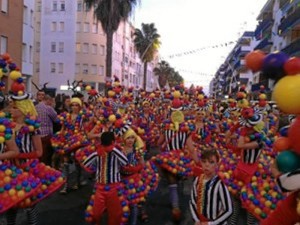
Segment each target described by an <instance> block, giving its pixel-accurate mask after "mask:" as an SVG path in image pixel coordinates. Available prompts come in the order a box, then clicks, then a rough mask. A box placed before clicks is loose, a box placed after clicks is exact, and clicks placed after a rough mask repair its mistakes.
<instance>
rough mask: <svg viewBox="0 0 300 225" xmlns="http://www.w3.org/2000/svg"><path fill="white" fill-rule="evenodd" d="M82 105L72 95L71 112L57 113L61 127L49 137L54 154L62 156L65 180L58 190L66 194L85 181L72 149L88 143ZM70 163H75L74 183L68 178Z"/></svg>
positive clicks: (86, 114) (85, 116)
mask: <svg viewBox="0 0 300 225" xmlns="http://www.w3.org/2000/svg"><path fill="white" fill-rule="evenodd" d="M82 106H83V104H82V101H81V100H80V99H79V98H77V97H73V98H72V99H71V104H70V107H71V112H70V113H66V112H64V113H62V114H60V115H59V119H60V122H61V124H62V128H61V130H60V131H59V132H57V133H56V134H54V135H53V137H52V138H51V143H52V147H53V148H54V150H55V151H56V154H60V155H61V156H62V162H63V174H64V176H65V178H66V181H67V182H66V183H65V185H64V187H63V189H62V190H61V191H60V193H61V194H67V193H68V192H69V191H70V190H77V189H78V188H79V186H80V185H81V184H84V183H85V181H84V180H82V174H81V172H82V171H81V167H80V166H79V164H77V162H76V160H75V159H74V155H73V154H74V153H73V152H74V151H76V150H77V149H78V148H80V147H82V146H85V145H87V144H88V143H89V141H88V139H87V137H86V134H85V129H84V127H85V123H86V121H87V120H86V118H87V117H88V113H87V112H86V111H85V110H83V109H82ZM72 163H75V168H76V178H77V179H76V181H75V183H74V184H71V182H70V179H69V177H70V166H71V164H72Z"/></svg>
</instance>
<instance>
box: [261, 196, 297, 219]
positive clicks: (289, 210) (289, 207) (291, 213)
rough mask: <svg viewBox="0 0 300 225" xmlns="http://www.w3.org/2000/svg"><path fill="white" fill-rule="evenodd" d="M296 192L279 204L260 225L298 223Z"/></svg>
mask: <svg viewBox="0 0 300 225" xmlns="http://www.w3.org/2000/svg"><path fill="white" fill-rule="evenodd" d="M296 208H297V192H295V193H292V194H290V195H289V196H288V197H287V198H286V199H284V200H282V201H281V202H279V204H278V205H277V207H276V209H275V210H274V211H273V212H272V214H271V215H269V216H268V217H267V218H266V219H265V220H263V221H262V222H261V223H260V225H276V224H278V225H294V224H296V223H297V222H300V215H298V214H297V211H296Z"/></svg>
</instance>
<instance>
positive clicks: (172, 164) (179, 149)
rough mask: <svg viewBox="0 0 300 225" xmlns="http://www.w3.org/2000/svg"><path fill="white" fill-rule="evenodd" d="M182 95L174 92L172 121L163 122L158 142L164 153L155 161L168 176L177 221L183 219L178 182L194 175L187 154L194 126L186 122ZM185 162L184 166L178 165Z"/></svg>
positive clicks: (173, 211) (174, 217)
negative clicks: (186, 146)
mask: <svg viewBox="0 0 300 225" xmlns="http://www.w3.org/2000/svg"><path fill="white" fill-rule="evenodd" d="M180 96H181V93H180V91H179V90H176V91H174V93H173V97H174V99H173V101H172V107H171V113H170V114H171V116H170V118H171V120H170V119H166V120H165V121H164V122H163V131H162V133H161V136H160V138H159V140H158V145H160V146H163V147H162V149H161V151H163V152H162V153H160V154H158V155H156V156H155V157H154V158H153V160H154V161H155V162H156V163H157V165H158V166H159V167H160V168H162V173H163V174H164V175H165V176H166V178H167V180H168V183H169V194H170V200H171V205H172V216H173V219H174V220H175V221H179V220H180V218H181V210H180V206H179V196H178V190H177V188H178V182H179V180H180V177H187V176H189V175H191V174H192V170H191V167H192V164H193V162H192V159H191V158H190V156H188V154H187V153H186V152H185V144H186V140H187V138H188V136H189V134H190V132H191V131H193V130H194V125H193V124H192V123H191V121H185V117H184V115H183V113H182V108H183V107H182V102H181V100H180ZM179 161H182V162H184V163H183V164H180V163H178V162H179Z"/></svg>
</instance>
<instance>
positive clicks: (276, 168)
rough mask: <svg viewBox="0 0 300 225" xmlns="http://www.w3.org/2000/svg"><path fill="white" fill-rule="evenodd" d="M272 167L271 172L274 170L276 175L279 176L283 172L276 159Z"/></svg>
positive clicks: (273, 172)
mask: <svg viewBox="0 0 300 225" xmlns="http://www.w3.org/2000/svg"><path fill="white" fill-rule="evenodd" d="M270 169H271V172H272V174H273V176H274V177H278V176H279V175H280V174H281V173H280V171H279V170H278V167H277V163H276V161H275V160H274V161H273V163H272V164H271V167H270Z"/></svg>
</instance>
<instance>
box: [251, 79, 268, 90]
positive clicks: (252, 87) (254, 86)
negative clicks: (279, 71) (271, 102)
mask: <svg viewBox="0 0 300 225" xmlns="http://www.w3.org/2000/svg"><path fill="white" fill-rule="evenodd" d="M261 85H263V86H265V89H266V91H268V90H269V81H268V80H262V81H261V82H259V83H257V84H252V86H251V92H255V91H259V90H260V86H261Z"/></svg>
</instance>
